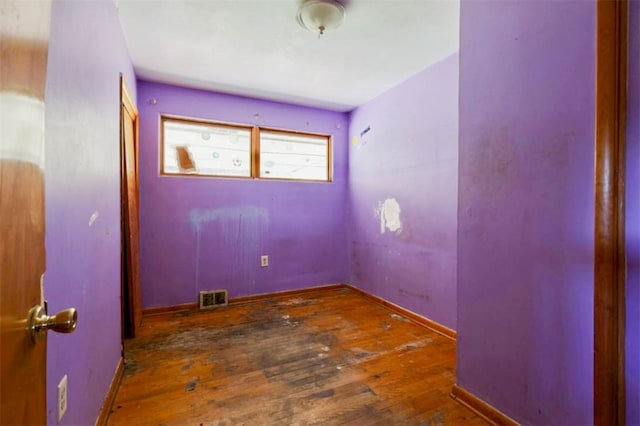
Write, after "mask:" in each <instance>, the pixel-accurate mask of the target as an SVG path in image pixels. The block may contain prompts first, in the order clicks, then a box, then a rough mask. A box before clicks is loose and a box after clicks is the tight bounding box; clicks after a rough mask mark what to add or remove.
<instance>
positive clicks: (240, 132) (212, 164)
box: [162, 117, 252, 177]
mask: <svg viewBox="0 0 640 426" xmlns="http://www.w3.org/2000/svg"><path fill="white" fill-rule="evenodd" d="M251 132H252V130H251V127H240V126H230V125H222V124H214V123H206V122H199V121H187V120H182V119H174V118H168V117H162V173H163V174H194V175H205V176H235V177H250V176H251Z"/></svg>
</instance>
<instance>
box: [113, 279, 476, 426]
mask: <svg viewBox="0 0 640 426" xmlns="http://www.w3.org/2000/svg"><path fill="white" fill-rule="evenodd" d="M125 358H126V367H125V373H124V379H123V381H122V384H121V386H120V389H119V391H118V394H117V396H116V400H115V402H114V405H113V409H112V412H111V415H110V417H109V424H111V425H137V424H140V425H143V424H144V425H161V424H162V425H166V424H175V425H187V424H193V425H201V424H202V425H340V424H354V425H374V424H379V425H442V424H485V423H484V422H483V420H482V419H481V418H479V417H478V416H476V415H475V414H474V413H473V412H471V411H469V410H468V409H466V408H465V407H463V406H461V405H460V404H458V403H457V402H455V401H453V400H452V399H451V398H450V397H449V394H450V392H451V387H452V386H453V383H454V381H455V343H454V342H453V341H452V340H450V339H448V338H446V337H443V336H440V335H439V334H436V333H434V332H431V331H429V330H427V329H425V328H423V327H421V326H418V325H416V324H413V323H412V322H410V321H408V320H406V319H405V318H403V317H401V316H398V315H397V314H394V313H392V312H391V311H389V310H387V309H386V308H383V307H381V306H379V305H377V304H375V303H373V302H371V301H369V300H367V299H365V298H363V297H362V296H360V295H358V294H356V293H354V292H352V291H351V290H349V289H332V290H318V291H315V292H312V293H307V294H305V295H302V296H300V295H298V296H289V297H282V298H272V299H264V300H259V301H254V302H250V303H246V304H242V305H235V306H229V307H223V308H217V309H216V310H213V311H207V312H190V313H174V314H166V315H158V316H155V317H146V318H145V319H144V321H143V324H142V330H141V333H140V337H138V338H136V339H134V340H129V341H126V343H125Z"/></svg>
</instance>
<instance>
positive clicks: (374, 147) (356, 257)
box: [349, 53, 458, 329]
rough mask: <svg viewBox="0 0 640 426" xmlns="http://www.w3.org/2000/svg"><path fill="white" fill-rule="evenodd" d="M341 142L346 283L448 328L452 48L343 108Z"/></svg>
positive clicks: (454, 105) (452, 278) (452, 301)
mask: <svg viewBox="0 0 640 426" xmlns="http://www.w3.org/2000/svg"><path fill="white" fill-rule="evenodd" d="M349 141H350V144H349V206H350V211H349V260H350V263H351V282H352V283H353V284H354V285H356V286H357V287H360V288H362V289H363V290H365V291H367V292H369V293H373V294H375V295H377V296H380V297H382V298H384V299H386V300H389V301H391V302H393V303H396V304H398V305H400V306H403V307H405V308H407V309H410V310H412V311H414V312H417V313H419V314H421V315H424V316H426V317H428V318H430V319H432V320H434V321H436V322H439V323H441V324H443V325H445V326H447V327H450V328H453V329H455V327H456V226H457V222H456V209H457V188H458V187H457V182H458V54H457V53H456V54H454V55H451V56H449V57H447V58H445V59H443V60H442V61H440V62H438V63H436V64H434V65H432V66H430V67H429V68H427V69H425V70H423V71H421V72H420V73H418V74H416V75H415V76H413V77H411V78H410V79H408V80H406V81H405V82H403V83H401V84H399V85H398V86H396V87H394V88H392V89H391V90H389V91H388V92H386V93H384V94H382V95H380V96H379V97H377V98H375V99H373V100H372V101H370V102H368V103H366V104H364V105H362V106H361V107H359V108H356V109H355V110H354V111H352V113H351V122H350V134H349Z"/></svg>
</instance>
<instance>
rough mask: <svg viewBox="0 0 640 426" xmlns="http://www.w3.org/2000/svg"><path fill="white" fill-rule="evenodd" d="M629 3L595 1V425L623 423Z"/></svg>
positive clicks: (605, 0) (624, 0)
mask: <svg viewBox="0 0 640 426" xmlns="http://www.w3.org/2000/svg"><path fill="white" fill-rule="evenodd" d="M627 19H628V3H627V1H626V0H619V1H610V0H598V2H597V35H596V117H595V122H596V128H595V229H594V249H595V250H594V423H595V424H596V425H604V424H624V423H625V365H624V362H625V359H624V350H625V347H624V345H625V341H624V338H625V266H626V263H625V262H626V259H625V245H624V241H625V240H624V220H625V216H624V194H625V191H624V185H625V130H626V120H625V118H626V117H625V115H626V83H627Z"/></svg>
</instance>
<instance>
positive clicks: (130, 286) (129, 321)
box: [120, 74, 142, 340]
mask: <svg viewBox="0 0 640 426" xmlns="http://www.w3.org/2000/svg"><path fill="white" fill-rule="evenodd" d="M130 93H131V91H130V90H129V88H128V86H127V82H126V80H125V78H124V76H123V75H122V74H120V189H121V194H120V197H121V206H122V208H121V212H122V220H121V235H122V238H121V243H122V247H121V253H122V255H121V257H120V259H121V264H120V270H121V274H120V275H121V281H122V284H121V319H122V330H121V331H122V339H123V340H124V338H126V337H135V335H136V333H137V329H138V325H139V324H140V321H141V319H142V318H141V316H142V306H141V299H140V281H139V280H138V281H136V280H133V283H132V281H131V280H129V279H127V275H126V274H127V272H126V265H127V261H129V262H136V264H137V268H138V270H139V256H138V255H137V254H135V255H133V256H132V255H131V253H129V252H127V251H126V244H127V243H126V241H127V237H129V235H128V234H127V230H128V226H125V221H126V215H125V212H126V206H127V204H128V193H127V191H126V190H125V187H124V183H125V182H126V168H125V155H126V151H125V145H124V144H125V138H124V120H123V114H124V110H125V109H126V110H129V111H131V112H132V113H133V115H134V118H133V122H134V123H133V131H134V146H133V151H134V161H135V171H136V173H135V176H136V179H135V180H136V182H135V185H136V188H135V192H136V205H137V206H138V211H139V179H138V177H139V173H138V170H139V168H138V158H139V155H138V136H139V135H138V117H139V115H138V109H137V107H136V104H135V102H134V101H133V98H132V97H131V95H130ZM138 222H139V221H138ZM133 232H134V234H135V235H133V238H134V239H139V229H138V228H136V229H134V230H133ZM126 256H132V258H131V259H127V258H126ZM129 272H130V271H129Z"/></svg>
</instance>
